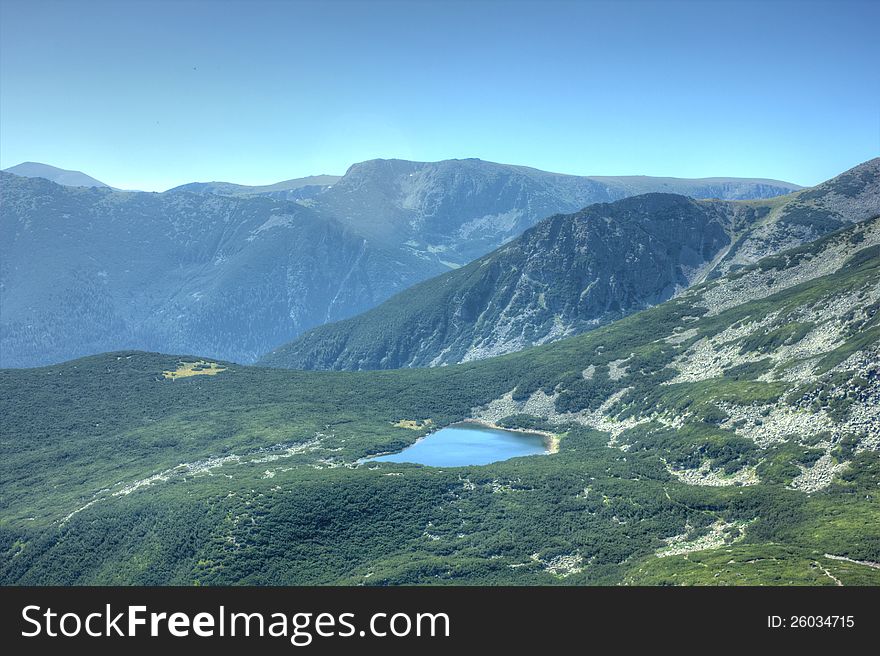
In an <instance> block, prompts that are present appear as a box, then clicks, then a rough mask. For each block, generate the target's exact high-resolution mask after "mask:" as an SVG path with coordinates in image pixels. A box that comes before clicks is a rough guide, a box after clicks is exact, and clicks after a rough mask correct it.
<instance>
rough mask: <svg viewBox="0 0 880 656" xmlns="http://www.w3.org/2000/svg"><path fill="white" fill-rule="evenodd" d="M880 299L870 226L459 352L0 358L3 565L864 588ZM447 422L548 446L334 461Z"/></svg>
mask: <svg viewBox="0 0 880 656" xmlns="http://www.w3.org/2000/svg"><path fill="white" fill-rule="evenodd" d="M878 307H880V220H878V219H876V218H875V219H873V220H870V221H866V222H863V223H860V224H858V225H855V226H852V227H850V228H848V229H846V230H844V231H840V232H836V233H834V234H832V235H830V236H828V237H825V238H823V239H821V240H819V241H816V242H813V243H810V244H807V245H805V246H802V247H800V248H797V249H795V250H793V251H787V252H786V253H784V254H782V255H779V256H776V257H773V258H770V259H765V260H761V261H760V262H758V263H756V264H754V265H751V266H747V267H744V268H741V269H739V270H738V271H736V272H735V273H733V274H730V275H728V276H726V277H722V278H719V279H717V280H714V281H711V282H707V283H703V284H701V285H698V286H697V287H694V288H692V289H691V290H690V291H688V292H687V293H685V294H683V295H681V296H679V297H677V298H676V299H674V300H671V301H668V302H666V303H663V304H661V305H659V306H657V307H654V308H652V309H649V310H646V311H643V312H640V313H638V314H635V315H632V316H630V317H627V318H625V319H622V320H620V321H617V322H615V323H613V324H610V325H608V326H605V327H603V328H600V329H597V330H594V331H592V332H589V333H586V334H584V335H580V336H577V337H573V338H569V339H565V340H561V341H559V342H556V343H553V344H550V345H546V346H542V347H537V348H532V349H527V350H524V351H521V352H518V353H514V354H511V355H507V356H503V357H498V358H493V359H488V360H485V361H481V362H477V363H469V364H463V365H457V366H450V367H441V368H433V369H408V370H397V371H379V372H302V371H290V370H276V369H265V368H258V367H244V366H238V365H233V364H229V363H222V362H219V363H215V362H211V361H206V360H204V359H202V358H200V357H190V356H186V357H181V356H168V355H158V354H148V353H142V352H118V353H111V354H105V355H101V356H94V357H90V358H85V359H81V360H77V361H73V362H67V363H64V364H61V365H56V366H50V367H44V368H39V369H27V370H2V371H0V413H2V416H3V417H4V422H3V435H2V451H0V478H2V486H0V517H2V520H0V549H2V550H3V559H2V568H0V581H2V582H3V583H6V584H10V583H22V584H36V583H39V584H49V583H58V584H86V583H98V584H104V583H126V584H156V583H171V584H185V585H189V584H222V583H233V584H239V583H251V584H308V583H321V584H325V583H340V584H398V583H423V584H443V583H459V584H479V583H484V584H485V583H491V584H496V583H509V584H553V583H563V584H617V583H624V584H643V583H644V584H676V583H682V584H757V583H761V584H811V585H813V584H828V585H836V584H838V583H840V584H844V585H858V584H875V585H876V584H880V569H878V568H877V567H876V563H877V562H878V561H880V503H878V497H877V494H878V486H880V453H878V449H880V444H878V441H880V415H878V413H880V410H878V409H880V372H878V362H880V356H878V350H880V325H878V321H880V318H878V313H877V309H878ZM464 418H479V419H483V420H485V421H489V422H494V423H497V424H499V425H506V426H517V427H522V428H540V429H543V430H548V431H552V432H554V433H556V434H558V435H559V436H561V442H560V449H559V452H558V453H556V454H552V455H547V456H530V457H525V458H517V459H512V460H509V461H506V462H502V463H496V464H493V465H487V466H481V467H463V468H445V469H442V468H429V467H420V466H415V465H405V464H393V463H381V464H378V463H367V464H359V462H358V461H359V459H361V458H363V457H364V456H367V455H370V454H375V453H379V452H385V451H391V450H397V449H400V448H402V447H404V446H405V445H407V444H410V443H412V442H413V441H414V440H415V439H417V438H418V437H419V436H421V435H423V434H424V433H425V432H426V431H427V430H429V429H428V428H427V427H425V421H424V420H427V419H431V420H432V426H436V427H440V426H445V425H448V424H450V423H453V422H455V421H458V420H461V419H464ZM400 420H418V421H420V422H422V423H421V424H419V425H421V426H423V427H422V428H418V429H416V430H413V429H410V428H403V427H397V426H395V424H397V423H398V422H400Z"/></svg>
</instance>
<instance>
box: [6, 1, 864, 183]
mask: <svg viewBox="0 0 880 656" xmlns="http://www.w3.org/2000/svg"><path fill="white" fill-rule="evenodd" d="M877 25H880V3H878V2H874V1H864V2H846V1H841V0H835V1H834V2H809V1H808V0H807V1H804V0H801V1H798V2H787V1H777V2H773V1H769V2H768V1H766V0H761V1H748V0H744V1H743V0H741V1H740V2H722V1H709V0H706V1H698V0H691V1H685V2H647V1H636V0H633V1H625V0H624V1H617V2H583V1H581V2H548V1H546V0H545V1H544V2H536V3H531V2H500V1H498V2H474V1H472V0H471V1H468V2H463V1H461V2H459V1H446V2H428V1H422V2H366V1H361V2H358V1H352V2H341V1H338V2H333V1H327V0H324V1H322V2H292V1H291V2H284V1H281V0H275V1H267V2H259V1H254V0H251V1H250V2H232V1H229V2H222V1H221V2H216V1H215V2H208V1H190V2H186V1H179V0H177V1H173V2H172V1H170V0H169V1H161V0H160V1H155V0H154V1H150V2H146V1H137V0H129V1H125V2H98V1H93V2H89V1H75V0H68V1H61V0H55V1H46V0H0V167H2V168H6V167H9V166H12V165H15V164H18V163H19V162H21V161H25V160H31V161H40V162H46V163H49V164H53V165H56V166H61V167H63V168H73V169H79V170H82V171H84V172H86V173H88V174H90V175H93V176H95V177H96V178H98V179H100V180H103V181H105V182H107V183H109V184H111V185H114V186H119V187H124V188H138V189H146V190H162V189H166V188H168V187H171V186H174V185H177V184H181V183H184V182H190V181H194V180H201V181H206V180H227V181H233V182H240V183H245V184H261V183H270V182H275V181H278V180H282V179H286V178H292V177H299V176H304V175H309V174H318V173H337V174H341V173H343V172H344V171H345V169H346V168H347V167H348V166H349V165H350V164H352V163H354V162H358V161H363V160H365V159H371V158H375V157H400V158H405V159H416V160H438V159H446V158H455V157H460V158H464V157H479V158H481V159H486V160H493V161H499V162H505V163H512V164H525V165H529V166H534V167H537V168H542V169H546V170H552V171H559V172H564V173H575V174H585V175H589V174H595V175H626V174H645V175H672V176H681V177H705V176H715V175H731V176H750V177H751V176H754V177H770V178H779V179H785V180H789V181H791V182H796V183H800V184H805V185H807V184H814V183H817V182H820V181H822V180H824V179H826V178H828V177H831V176H833V175H835V174H836V173H839V172H840V171H842V170H845V169H847V168H849V167H851V166H853V165H855V164H857V163H858V162H860V161H864V160H866V159H869V158H871V157H874V156H877V155H878V154H880V56H878V52H880V51H878V49H877V37H876V31H877Z"/></svg>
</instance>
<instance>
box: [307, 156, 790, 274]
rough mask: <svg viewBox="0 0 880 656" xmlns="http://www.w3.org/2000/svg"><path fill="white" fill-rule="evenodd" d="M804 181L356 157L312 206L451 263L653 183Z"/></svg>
mask: <svg viewBox="0 0 880 656" xmlns="http://www.w3.org/2000/svg"><path fill="white" fill-rule="evenodd" d="M796 189H799V187H798V186H797V185H792V184H789V183H785V182H780V181H778V180H757V179H736V178H707V179H701V180H688V179H677V178H651V177H647V176H631V177H582V176H574V175H562V174H558V173H548V172H546V171H540V170H537V169H532V168H528V167H524V166H511V165H506V164H496V163H494V162H485V161H482V160H479V159H466V160H446V161H442V162H410V161H405V160H371V161H367V162H362V163H360V164H355V165H354V166H352V167H351V168H350V169H349V170H348V171H347V172H346V174H345V176H343V178H342V179H341V180H339V182H338V183H336V184H335V185H333V187H332V188H330V189H328V190H327V191H326V192H325V193H322V194H321V195H320V196H318V197H316V198H315V200H314V205H313V207H314V208H315V209H316V210H317V211H319V212H325V213H328V214H330V215H331V216H334V217H336V218H338V219H339V220H340V221H341V222H343V223H345V224H346V225H349V226H351V227H352V228H354V229H355V230H357V231H358V232H360V233H361V234H364V235H366V236H368V237H370V238H372V239H374V240H378V241H380V242H382V243H386V244H390V245H394V246H397V247H401V248H405V249H407V250H410V251H411V252H413V253H415V254H417V255H418V256H420V257H423V258H426V259H429V260H433V261H438V262H441V263H444V264H446V265H448V266H450V267H456V266H461V265H464V264H467V263H468V262H470V261H472V260H473V259H475V258H477V257H480V256H481V255H484V254H485V253H488V252H489V251H491V250H493V249H495V248H497V247H498V246H500V245H501V244H503V243H505V242H507V241H509V240H510V239H512V238H514V237H516V236H517V235H519V234H521V233H522V232H523V231H524V230H526V229H528V228H530V227H531V226H533V225H534V224H535V223H537V222H538V221H539V220H541V219H543V218H545V217H548V216H550V215H552V214H557V213H560V212H574V211H577V210H579V209H581V208H583V207H586V206H587V205H590V204H592V203H599V202H608V201H614V200H618V199H621V198H625V197H628V196H633V195H636V194H642V193H648V192H665V193H677V194H682V195H685V196H690V197H692V198H722V199H749V198H766V197H770V196H778V195H780V194H785V193H789V192H791V191H794V190H796Z"/></svg>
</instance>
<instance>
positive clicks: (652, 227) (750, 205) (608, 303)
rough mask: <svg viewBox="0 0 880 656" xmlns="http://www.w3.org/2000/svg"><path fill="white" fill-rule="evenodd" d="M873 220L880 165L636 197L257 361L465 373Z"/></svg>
mask: <svg viewBox="0 0 880 656" xmlns="http://www.w3.org/2000/svg"><path fill="white" fill-rule="evenodd" d="M877 214H880V158H878V159H874V160H870V161H868V162H865V163H863V164H861V165H859V166H857V167H855V168H853V169H851V170H849V171H847V172H845V173H843V174H841V175H839V176H837V177H835V178H834V179H832V180H830V181H828V182H826V183H823V184H820V185H818V186H816V187H813V188H811V189H806V190H802V191H797V192H794V193H792V194H788V195H784V196H779V197H775V198H771V199H762V200H756V201H723V200H693V199H691V198H687V197H684V196H680V195H673V194H656V193H654V194H644V195H640V196H635V197H631V198H627V199H624V200H619V201H616V202H613V203H598V204H594V205H591V206H589V207H587V208H585V209H583V210H581V211H579V212H576V213H574V214H568V215H556V216H553V217H550V218H547V219H545V220H543V221H541V222H539V223H538V224H537V225H535V226H534V227H532V228H530V229H528V230H527V231H526V232H525V233H524V234H523V235H521V236H520V237H518V238H516V239H514V240H513V241H511V242H510V243H508V244H507V245H505V246H502V247H501V248H499V249H498V250H496V251H494V252H492V253H490V254H488V255H485V256H483V257H481V258H478V259H477V260H475V261H474V262H472V263H470V264H468V265H467V266H464V267H462V268H460V269H456V270H455V271H451V272H448V273H446V274H444V275H442V276H439V277H436V278H432V279H430V280H427V281H425V282H423V283H420V284H418V285H416V286H414V287H411V288H410V289H407V290H405V291H403V292H400V293H399V294H397V295H396V296H394V297H392V298H391V299H389V300H387V301H385V302H384V303H382V304H381V305H379V306H378V307H376V308H373V309H372V310H369V311H368V312H366V313H365V314H363V315H359V316H356V317H353V318H351V319H346V320H344V321H342V322H339V323H335V324H327V325H323V326H320V327H318V328H315V329H313V330H311V331H310V332H308V333H306V334H304V335H303V336H301V337H300V338H298V339H297V340H296V341H295V342H293V343H291V344H288V345H285V346H283V347H281V348H279V349H276V350H275V351H274V352H272V353H270V354H268V355H267V356H266V357H265V358H263V359H262V360H261V362H262V363H264V364H267V365H271V366H282V367H291V368H304V369H396V368H399V367H422V366H437V365H444V364H454V363H458V362H467V361H470V360H475V359H480V358H486V357H491V356H494V355H501V354H503V353H509V352H512V351H517V350H520V349H522V348H525V347H527V346H533V345H537V344H543V343H546V342H548V341H552V340H555V339H560V338H562V337H566V336H570V335H574V334H577V333H580V332H584V331H586V330H589V329H592V328H595V327H597V326H599V325H602V324H604V323H608V322H610V321H614V320H616V319H619V318H621V317H623V316H626V315H627V314H631V313H633V312H636V311H638V310H642V309H645V308H647V307H649V306H651V305H656V304H657V303H660V302H663V301H665V300H667V299H669V298H672V297H673V296H675V295H677V294H679V293H681V292H682V291H683V290H685V289H687V288H688V287H690V286H691V285H693V284H695V283H699V282H701V281H703V280H706V279H709V278H712V277H715V276H718V275H721V274H722V273H725V272H730V271H736V270H738V269H740V268H742V267H743V266H747V265H749V264H751V263H754V262H755V261H756V260H758V259H759V258H761V257H766V256H768V255H772V254H774V253H776V252H779V251H781V250H785V249H787V248H791V247H794V246H797V245H799V244H802V243H806V242H809V241H812V240H814V239H816V238H818V237H820V236H821V235H824V234H828V233H829V232H832V231H834V230H837V229H839V228H841V227H844V226H846V225H848V224H851V223H853V222H858V221H861V220H864V219H867V218H871V217H873V216H876V215H877Z"/></svg>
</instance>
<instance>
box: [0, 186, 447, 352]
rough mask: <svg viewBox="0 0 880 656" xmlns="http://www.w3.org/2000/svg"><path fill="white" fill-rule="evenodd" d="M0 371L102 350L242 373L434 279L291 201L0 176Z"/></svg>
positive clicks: (409, 260) (410, 261) (420, 266)
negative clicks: (322, 328)
mask: <svg viewBox="0 0 880 656" xmlns="http://www.w3.org/2000/svg"><path fill="white" fill-rule="evenodd" d="M0 207H2V213H0V249H2V258H0V284H2V287H0V290H2V322H0V363H2V365H0V366H4V367H9V366H16V367H22V366H35V365H39V364H44V363H49V362H57V361H61V360H65V359H69V358H71V357H77V356H81V355H88V354H91V353H96V352H101V351H106V350H107V349H108V348H110V349H113V348H131V347H135V346H137V347H138V348H145V349H148V350H177V351H181V352H190V353H200V354H205V355H210V356H212V357H218V356H220V355H222V356H223V357H225V358H228V359H232V360H238V361H243V362H251V361H253V360H254V359H256V358H257V357H258V356H259V355H261V354H262V353H265V352H266V351H267V350H269V349H271V348H273V346H277V345H278V344H281V343H283V342H285V341H287V340H289V339H292V338H293V337H295V336H296V335H297V334H299V333H300V332H302V331H303V330H306V329H308V328H311V327H314V326H316V325H319V324H321V323H324V322H326V321H332V320H334V319H342V318H344V317H346V316H351V315H352V314H356V313H357V312H360V311H363V310H366V309H368V308H370V307H372V306H373V305H375V304H376V303H378V302H380V301H381V300H384V299H385V298H387V297H388V296H390V295H391V294H393V293H394V292H395V291H399V290H400V289H403V288H405V287H407V286H409V285H411V284H413V283H414V282H417V281H418V280H421V279H423V278H424V277H426V276H429V275H431V274H432V273H439V272H440V268H439V267H438V268H436V269H434V270H433V271H432V270H431V268H430V267H426V266H425V263H424V262H423V261H421V260H417V259H416V258H413V257H407V256H406V254H401V253H397V252H394V251H389V250H388V249H385V248H382V247H381V246H380V245H376V246H374V245H373V244H371V243H368V242H367V241H366V240H365V239H364V238H363V237H361V236H360V235H357V234H355V233H353V232H352V231H351V230H350V229H348V228H346V227H345V226H343V225H341V224H340V223H339V222H337V221H334V220H332V219H330V218H326V217H321V216H318V215H316V214H315V213H314V212H313V211H312V210H310V209H309V208H307V207H303V206H302V205H299V204H297V203H294V202H289V201H282V200H276V199H274V198H268V197H260V196H253V197H241V198H234V197H226V196H215V195H197V194H193V193H189V192H165V193H161V194H156V193H134V192H118V191H112V190H110V189H107V188H81V187H62V186H60V185H57V184H55V183H52V182H49V181H47V180H43V179H39V178H23V177H18V176H15V175H12V174H8V173H0Z"/></svg>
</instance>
